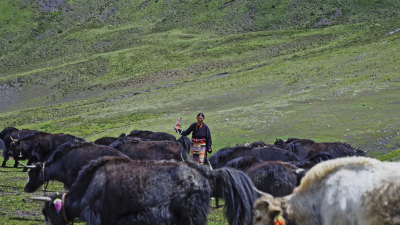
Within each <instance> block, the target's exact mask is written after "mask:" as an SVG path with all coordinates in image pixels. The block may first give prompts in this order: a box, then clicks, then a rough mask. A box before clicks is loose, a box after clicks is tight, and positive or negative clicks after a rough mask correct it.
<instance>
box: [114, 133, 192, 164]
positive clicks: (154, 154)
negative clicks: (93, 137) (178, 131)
mask: <svg viewBox="0 0 400 225" xmlns="http://www.w3.org/2000/svg"><path fill="white" fill-rule="evenodd" d="M110 147H113V148H116V149H118V150H119V151H121V152H122V153H124V154H126V155H127V156H129V157H130V158H132V159H138V160H169V159H174V160H176V161H186V160H187V154H186V153H185V150H184V149H183V147H182V145H181V144H180V143H178V142H176V141H143V140H141V139H139V138H132V137H128V136H127V137H123V138H118V140H116V141H114V142H113V143H112V144H111V145H110Z"/></svg>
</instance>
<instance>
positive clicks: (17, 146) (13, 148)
mask: <svg viewBox="0 0 400 225" xmlns="http://www.w3.org/2000/svg"><path fill="white" fill-rule="evenodd" d="M10 139H11V142H10V145H9V146H10V148H9V152H10V153H11V154H12V155H13V157H14V159H24V158H25V157H26V154H25V152H26V151H25V149H27V147H28V146H26V144H25V142H24V141H22V140H21V139H20V138H13V137H12V136H10Z"/></svg>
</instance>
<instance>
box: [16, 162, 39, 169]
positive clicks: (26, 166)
mask: <svg viewBox="0 0 400 225" xmlns="http://www.w3.org/2000/svg"><path fill="white" fill-rule="evenodd" d="M18 163H19V164H21V165H23V166H24V167H25V168H28V169H32V168H36V166H28V165H25V164H23V163H22V162H18Z"/></svg>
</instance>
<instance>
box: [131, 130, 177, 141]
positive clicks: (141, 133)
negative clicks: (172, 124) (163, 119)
mask: <svg viewBox="0 0 400 225" xmlns="http://www.w3.org/2000/svg"><path fill="white" fill-rule="evenodd" d="M127 136H128V137H138V138H142V139H149V140H151V141H176V138H175V136H173V135H171V134H168V133H165V132H153V131H149V130H133V131H131V132H130V133H129V134H128V135H127Z"/></svg>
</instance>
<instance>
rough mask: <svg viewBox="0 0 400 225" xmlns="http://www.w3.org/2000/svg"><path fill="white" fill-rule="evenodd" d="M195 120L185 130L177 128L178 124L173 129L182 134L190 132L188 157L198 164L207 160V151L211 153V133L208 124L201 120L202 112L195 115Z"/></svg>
mask: <svg viewBox="0 0 400 225" xmlns="http://www.w3.org/2000/svg"><path fill="white" fill-rule="evenodd" d="M196 119H197V122H196V123H192V124H191V125H190V126H189V128H188V129H187V130H185V131H182V130H181V129H179V126H177V125H175V126H174V129H175V131H176V132H177V133H178V134H180V135H183V136H187V135H189V134H190V133H192V132H193V133H192V145H191V147H190V152H189V159H190V160H192V161H194V162H197V163H199V164H204V163H206V162H207V153H211V152H212V149H211V144H212V140H211V133H210V129H209V128H208V126H207V125H206V124H205V123H204V122H203V121H204V119H205V117H204V114H203V113H199V114H198V115H197V117H196Z"/></svg>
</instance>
